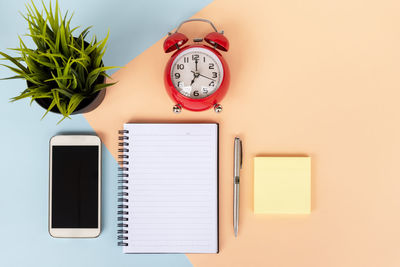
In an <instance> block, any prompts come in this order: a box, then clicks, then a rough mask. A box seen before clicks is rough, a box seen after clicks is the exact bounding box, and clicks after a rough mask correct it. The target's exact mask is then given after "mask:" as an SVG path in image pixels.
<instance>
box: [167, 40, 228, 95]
mask: <svg viewBox="0 0 400 267" xmlns="http://www.w3.org/2000/svg"><path fill="white" fill-rule="evenodd" d="M223 77H224V71H223V68H222V63H221V61H220V60H219V58H218V57H217V56H216V55H215V54H214V53H213V52H212V51H210V50H208V49H205V48H201V47H193V48H189V49H187V50H184V51H183V52H182V53H181V54H179V55H178V56H177V57H176V58H175V60H174V61H173V62H172V67H171V80H172V83H173V84H174V86H175V89H176V90H178V92H179V93H181V94H182V95H184V96H187V97H190V98H195V99H199V98H205V97H207V96H209V95H212V94H213V93H215V91H216V90H218V88H219V86H220V85H221V82H222V80H223Z"/></svg>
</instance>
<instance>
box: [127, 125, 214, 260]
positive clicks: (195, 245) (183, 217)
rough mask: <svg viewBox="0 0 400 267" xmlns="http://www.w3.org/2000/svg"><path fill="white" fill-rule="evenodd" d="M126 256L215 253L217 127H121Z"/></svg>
mask: <svg viewBox="0 0 400 267" xmlns="http://www.w3.org/2000/svg"><path fill="white" fill-rule="evenodd" d="M124 128H125V130H128V131H129V140H128V141H129V153H128V154H129V171H128V173H129V184H128V185H129V189H128V190H127V192H128V194H129V197H128V198H129V202H128V204H129V209H128V211H129V227H128V244H129V245H128V246H127V247H124V253H217V252H218V158H217V157H218V126H217V124H125V127H124Z"/></svg>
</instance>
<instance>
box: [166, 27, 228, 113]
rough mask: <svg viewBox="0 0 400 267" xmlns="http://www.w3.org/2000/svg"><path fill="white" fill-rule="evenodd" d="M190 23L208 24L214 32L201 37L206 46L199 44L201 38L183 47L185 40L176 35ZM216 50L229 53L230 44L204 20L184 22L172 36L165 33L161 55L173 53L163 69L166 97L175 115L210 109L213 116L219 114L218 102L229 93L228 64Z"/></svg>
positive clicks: (186, 39)
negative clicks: (162, 53) (173, 104)
mask: <svg viewBox="0 0 400 267" xmlns="http://www.w3.org/2000/svg"><path fill="white" fill-rule="evenodd" d="M191 21H201V22H207V23H209V24H210V25H211V27H212V28H213V29H214V31H213V32H211V33H209V34H207V35H206V36H205V37H204V41H205V42H206V43H207V44H201V42H203V38H195V39H193V42H194V43H193V44H190V45H186V46H183V45H184V44H185V43H186V42H187V41H188V38H187V37H186V35H184V34H183V33H180V32H178V31H179V29H180V27H181V26H182V25H183V24H184V23H187V22H191ZM217 49H218V50H221V51H225V52H226V51H228V49H229V41H228V39H227V38H226V37H225V36H224V35H223V31H221V32H218V30H217V29H216V28H215V26H214V24H212V22H211V21H209V20H206V19H190V20H186V21H183V22H182V23H181V24H180V25H179V26H178V28H177V30H176V31H175V32H174V33H168V37H167V39H165V41H164V51H165V53H170V52H173V51H175V50H176V51H175V53H174V54H173V55H172V56H171V58H170V59H169V60H168V63H167V66H166V67H165V72H164V83H165V88H166V90H167V93H168V95H169V96H170V97H171V98H172V100H173V101H174V102H175V103H176V105H175V106H174V108H173V111H174V112H175V113H180V112H181V110H182V108H185V109H188V110H192V111H203V110H206V109H209V108H212V107H213V108H214V110H215V112H221V111H222V106H221V104H220V101H221V100H222V98H223V97H224V96H225V94H226V92H227V90H228V87H229V80H230V74H229V68H228V64H227V63H226V61H225V60H224V58H223V57H222V55H221V54H220V53H219V52H218V50H217Z"/></svg>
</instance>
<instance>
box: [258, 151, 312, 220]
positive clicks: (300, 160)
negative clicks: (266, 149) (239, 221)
mask: <svg viewBox="0 0 400 267" xmlns="http://www.w3.org/2000/svg"><path fill="white" fill-rule="evenodd" d="M310 212H311V158H310V157H255V158H254V213H256V214H257V213H275V214H277V213H280V214H285V213H286V214H290V213H291V214H308V213H310Z"/></svg>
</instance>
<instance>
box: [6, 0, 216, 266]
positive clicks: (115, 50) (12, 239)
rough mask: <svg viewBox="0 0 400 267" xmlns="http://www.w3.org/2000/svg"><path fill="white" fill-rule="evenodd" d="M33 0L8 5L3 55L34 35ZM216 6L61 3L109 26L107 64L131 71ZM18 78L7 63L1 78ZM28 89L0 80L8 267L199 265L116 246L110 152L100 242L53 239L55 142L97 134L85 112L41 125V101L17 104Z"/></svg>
mask: <svg viewBox="0 0 400 267" xmlns="http://www.w3.org/2000/svg"><path fill="white" fill-rule="evenodd" d="M26 2H27V1H22V0H13V1H3V0H2V1H1V2H0V10H1V16H0V25H1V26H0V51H3V52H7V53H9V52H10V51H7V50H6V48H13V47H17V46H18V38H17V36H18V35H21V36H22V35H23V34H25V33H27V25H26V22H25V21H24V19H23V18H22V17H21V16H20V15H19V13H18V12H19V11H21V12H22V13H25V7H24V4H25V3H26ZM209 2H211V0H191V1H187V0H186V1H185V0H181V1H179V0H169V1H163V0H158V1H157V0H152V1H149V0H147V1H145V0H143V1H123V0H114V1H105V0H104V1H100V0H68V1H67V0H64V1H61V0H60V6H61V8H62V11H63V12H65V11H66V10H69V11H70V12H72V11H75V15H74V18H73V20H72V24H73V25H72V26H78V25H80V26H82V28H85V27H87V26H90V25H93V28H92V30H91V32H92V33H94V34H96V35H97V37H98V38H103V37H104V36H105V35H106V33H107V31H108V29H109V30H110V37H109V41H108V50H107V53H106V55H105V57H104V62H105V64H106V65H108V66H110V65H115V66H123V65H125V64H126V63H128V62H129V61H131V60H132V59H133V58H134V57H136V56H137V55H139V54H140V53H141V52H143V51H144V50H145V49H146V48H148V47H149V46H151V45H152V44H153V43H155V42H156V41H158V40H159V39H160V38H162V37H163V36H165V34H166V33H167V32H168V31H169V30H172V29H173V28H174V27H176V26H177V25H178V24H179V22H181V21H182V20H184V19H187V18H189V17H190V16H192V15H194V14H195V13H196V12H197V11H199V10H200V9H202V8H203V7H204V6H206V5H207V4H209ZM35 3H36V4H37V6H39V5H40V2H39V1H35ZM25 40H28V39H27V38H25ZM27 44H31V43H30V42H28V41H27ZM160 53H162V48H161V47H160ZM11 54H12V53H11ZM1 63H4V62H1ZM11 75H12V73H11V72H10V71H8V70H7V69H5V68H3V67H1V66H0V77H1V78H4V77H8V76H11ZM154 75H161V74H157V73H155V74H154ZM25 86H26V84H25V82H24V81H22V80H10V81H0V151H1V152H0V266H4V267H10V266H43V267H45V266H57V267H62V266H68V267H70V266H107V267H109V266H174V267H180V266H191V263H190V262H189V260H188V259H187V257H186V256H185V255H183V254H165V255H163V254H130V255H126V254H123V253H122V249H121V248H120V247H117V246H116V243H117V240H116V231H117V228H116V224H117V221H116V217H117V216H116V205H117V201H116V200H117V195H116V194H117V192H116V188H117V182H116V181H117V175H116V174H117V164H116V162H115V160H114V159H113V158H112V156H111V155H110V153H109V152H108V151H107V150H106V149H105V147H103V218H102V222H103V229H102V233H101V235H100V237H99V238H96V239H54V238H52V237H50V235H49V234H48V162H49V158H48V157H49V154H48V146H49V144H48V142H49V139H50V137H51V136H53V135H56V134H60V133H72V134H78V133H93V129H92V128H91V127H90V125H89V124H88V122H87V121H86V120H85V118H84V117H83V116H82V115H76V116H73V119H72V120H68V119H67V120H65V121H64V122H62V123H61V124H59V125H57V121H58V120H59V119H60V117H59V116H57V115H54V114H48V115H47V117H46V118H45V119H43V120H42V121H41V120H40V118H41V116H42V115H43V113H44V110H43V109H41V108H40V107H39V106H37V105H36V104H35V103H34V104H32V105H31V106H29V100H21V101H18V102H15V103H10V102H9V99H10V98H11V97H13V96H16V95H18V94H19V92H21V91H22V90H24V89H25Z"/></svg>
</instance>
